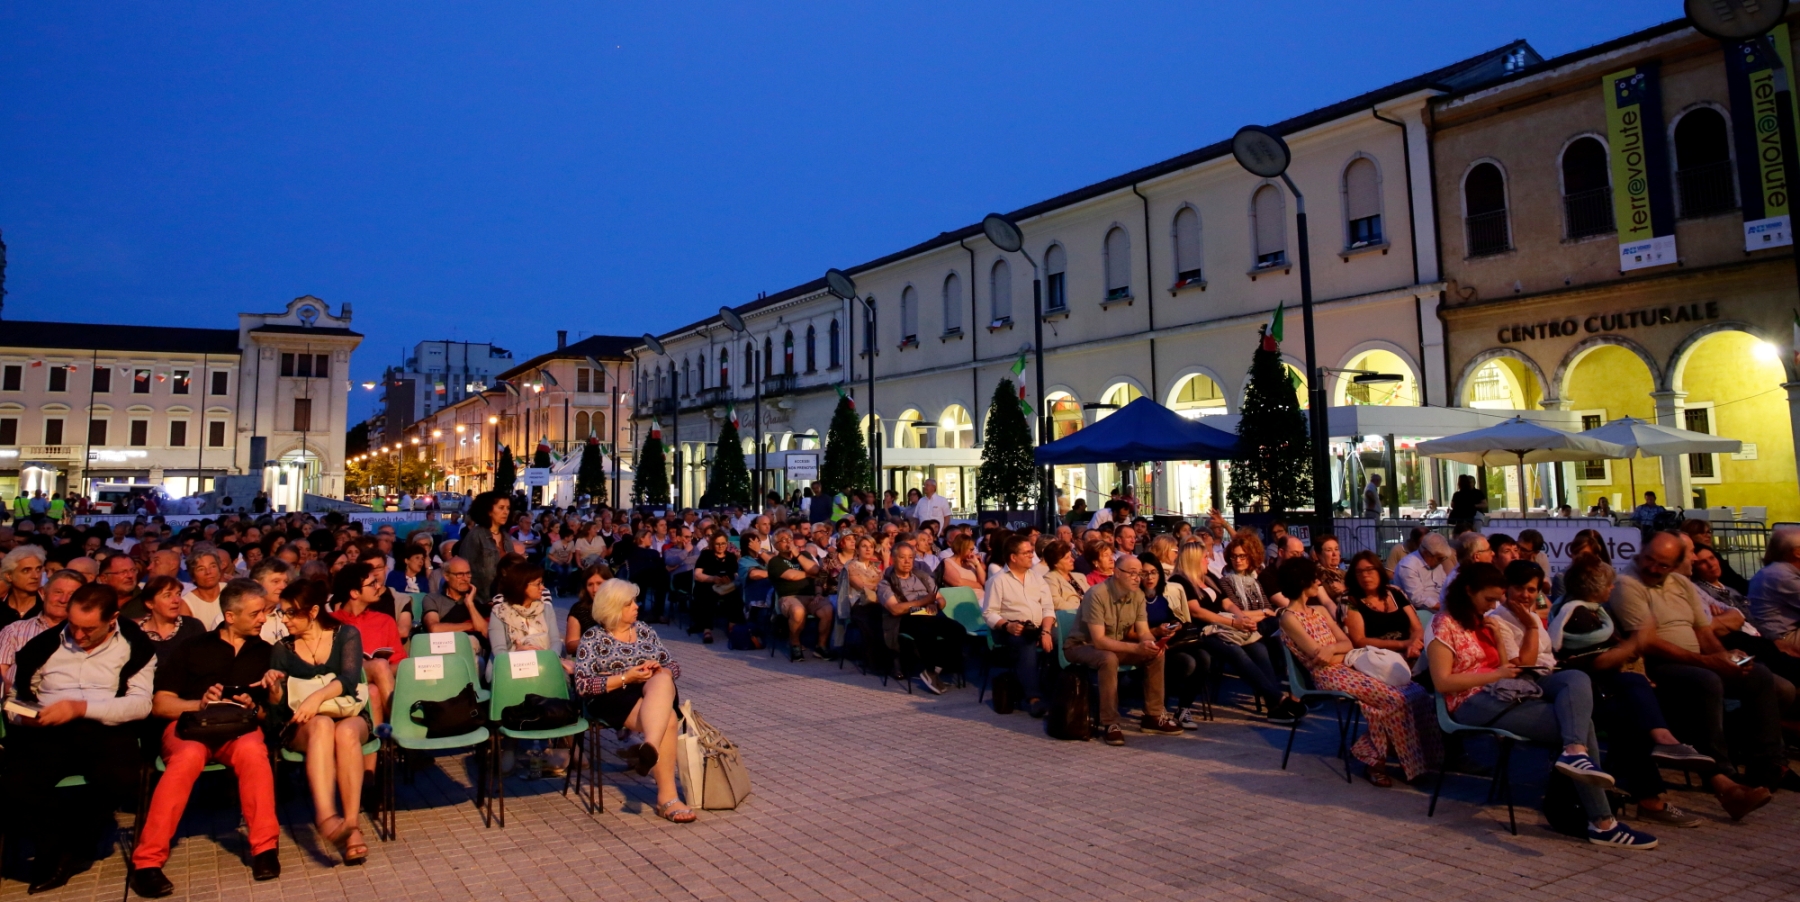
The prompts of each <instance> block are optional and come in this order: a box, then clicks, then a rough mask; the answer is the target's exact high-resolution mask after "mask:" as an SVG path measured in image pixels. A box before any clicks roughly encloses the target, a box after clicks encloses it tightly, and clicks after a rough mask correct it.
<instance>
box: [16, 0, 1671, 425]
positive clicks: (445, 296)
mask: <svg viewBox="0 0 1800 902" xmlns="http://www.w3.org/2000/svg"><path fill="white" fill-rule="evenodd" d="M627 6H629V7H631V8H629V9H627V8H626V7H627ZM1680 15H1681V4H1680V3H1679V2H1677V0H1650V2H1644V0H1639V2H1632V3H1621V2H1619V0H1555V2H1549V0H1472V2H1459V3H1445V2H1435V3H1433V2H1389V3H1379V4H1378V3H1343V2H1336V3H1316V2H1315V3H1302V2H1270V0H1259V2H1254V3H1230V4H1226V3H1216V2H1195V0H1187V2H1164V3H1127V2H1111V3H1088V4H1073V3H1061V2H1040V3H1031V4H989V3H968V2H962V3H912V4H858V3H842V2H836V3H826V2H816V0H805V2H801V0H789V2H780V3H757V4H750V3H706V2H701V3H688V4H674V3H671V4H666V5H665V4H661V3H647V4H624V3H600V2H585V3H561V4H558V3H526V2H510V3H489V4H469V3H414V4H397V3H328V2H313V3H306V4H284V5H276V4H268V3H237V2H217V3H205V4H201V3H176V2H158V3H127V2H103V3H79V2H56V3H10V4H6V5H5V6H3V7H0V87H3V90H4V92H5V93H4V97H3V99H0V116H3V117H4V118H3V119H0V229H3V230H4V235H5V240H6V243H7V246H8V251H9V254H8V256H9V264H10V265H9V267H8V269H7V276H8V278H7V284H6V288H7V291H8V297H7V298H6V308H5V318H7V319H58V320H78V321H101V322H124V323H142V324H168V325H207V326H217V327H231V326H234V325H235V319H234V318H233V317H234V315H235V314H236V313H237V312H239V311H266V310H275V309H279V308H280V307H281V305H282V304H283V303H285V302H286V301H287V300H288V299H290V298H293V297H296V296H298V295H301V294H308V293H310V294H314V295H317V296H319V297H321V298H324V299H325V300H326V301H328V302H330V303H331V304H332V305H333V306H334V307H335V305H337V304H339V303H342V302H346V301H347V302H350V303H351V304H352V305H354V308H355V326H356V328H357V329H359V330H360V331H362V332H364V333H365V334H366V335H367V336H368V337H367V339H366V341H365V342H364V344H363V346H362V348H361V350H359V351H358V353H357V355H356V358H355V365H354V367H353V369H354V377H355V379H356V380H357V381H358V382H359V383H360V382H361V381H362V380H364V379H367V378H371V377H373V376H375V375H377V374H379V372H380V370H381V368H382V367H383V366H384V365H386V364H388V363H392V362H397V361H398V360H399V359H400V357H401V356H402V353H403V349H409V348H410V347H411V346H412V345H413V343H415V342H417V341H419V340H422V339H427V338H456V339H463V340H478V341H479V340H491V341H493V342H495V343H497V344H500V345H502V346H504V347H508V348H511V349H512V350H513V351H514V352H515V354H516V355H517V356H518V357H520V358H521V359H523V358H524V357H526V356H529V355H531V354H534V353H538V352H540V351H543V350H547V349H548V348H549V347H551V346H552V344H553V343H554V341H555V330H557V329H568V330H569V331H570V333H571V335H572V336H580V335H585V334H591V333H594V332H607V333H614V334H625V335H636V334H639V333H642V332H644V331H646V330H650V331H661V330H665V329H668V328H673V327H675V326H678V325H682V324H685V323H687V322H689V321H692V320H694V319H698V318H700V317H702V316H704V315H705V314H707V313H708V312H710V311H713V310H716V309H717V308H718V307H719V305H720V304H727V303H729V304H737V303H742V302H745V301H748V300H751V299H752V298H754V297H755V296H756V294H757V292H759V291H768V292H774V291H779V290H781V289H784V288H787V287H790V286H792V285H795V284H798V283H801V282H804V281H806V280H809V279H812V278H816V277H817V276H818V275H819V274H821V273H822V272H823V271H824V270H825V268H826V267H829V266H849V265H853V264H856V263H859V262H862V261H865V260H869V259H872V258H874V257H877V256H881V255H883V254H886V253H889V252H892V251H895V250H898V249H900V248H903V247H906V246H908V245H911V244H913V243H915V242H917V241H920V240H923V239H925V238H929V237H931V236H933V235H936V234H937V233H938V232H940V231H944V230H947V229H953V228H957V227H960V226H963V225H966V224H969V223H972V222H975V221H977V220H979V219H980V217H981V216H982V215H983V214H984V213H987V212H988V211H990V210H996V209H998V210H1010V209H1014V208H1017V207H1020V206H1024V205H1025V204H1029V203H1032V202H1035V201H1038V200H1042V199H1044V198H1047V197H1050V196H1053V195H1055V194H1058V193H1061V192H1063V191H1066V190H1069V189H1072V188H1076V187H1079V186H1082V185H1086V184H1089V183H1092V182H1095V181H1098V180H1100V179H1104V178H1107V177H1109V176H1112V175H1116V174H1118V173H1121V172H1124V171H1126V170H1129V169H1132V168H1135V167H1138V166H1141V165H1144V164H1147V163H1151V162H1154V161H1157V160H1161V159H1165V158H1167V157H1170V156H1174V155H1176V154H1179V153H1182V152H1184V151H1187V150H1191V149H1193V148H1195V147H1198V146H1201V145H1203V144H1207V143H1210V142H1212V141H1216V140H1219V139H1221V138H1224V137H1227V136H1229V135H1230V134H1231V133H1232V132H1233V131H1234V130H1235V129H1236V127H1237V126H1239V125H1241V124H1244V123H1247V122H1266V121H1275V120H1279V119H1283V118H1286V117H1288V116H1291V115H1294V114H1297V113H1301V112H1304V111H1306V110H1310V109H1314V108H1317V107H1320V106H1324V105H1327V104H1329V103H1332V102H1334V101H1337V100H1340V99H1343V98H1345V97H1348V96H1351V95H1354V94H1357V93H1361V92H1363V91H1367V90H1370V89H1373V88H1376V87H1379V86H1381V85H1384V84H1388V83H1391V82H1394V81H1398V80H1401V79H1404V78H1406V77H1409V76H1412V75H1416V74H1418V73H1420V72H1424V71H1427V70H1429V69H1432V68H1435V67H1437V66H1441V65H1443V64H1445V63H1448V62H1452V61H1454V60H1457V59H1461V58H1463V57H1466V56H1470V55H1473V54H1475V53H1478V52H1481V51H1483V50H1487V49H1489V48H1492V47H1495V46H1498V45H1500V44H1503V43H1505V42H1506V41H1508V40H1511V39H1513V38H1520V37H1522V38H1526V39H1528V40H1530V41H1531V42H1532V44H1533V46H1535V47H1536V48H1537V49H1538V51H1539V52H1541V53H1543V54H1544V55H1545V56H1553V55H1556V54H1559V53H1564V52H1567V51H1570V50H1575V49H1578V48H1580V47H1584V46H1588V45H1590V44H1594V43H1598V42H1601V41H1604V40H1607V39H1610V38H1613V37H1617V36H1620V35H1623V34H1626V33H1629V32H1632V31H1635V30H1638V29H1640V28H1644V27H1647V26H1650V25H1653V24H1656V23H1658V22H1661V21H1665V20H1668V19H1673V18H1677V17H1679V16H1680ZM4 328H5V327H4V324H3V323H0V330H4ZM355 394H356V395H357V397H358V403H357V404H356V406H354V407H353V408H352V410H353V413H356V414H358V415H362V414H366V413H367V412H368V411H369V408H370V407H371V404H370V396H371V395H372V394H373V393H372V392H365V391H363V390H362V389H361V388H360V386H359V387H358V388H357V389H356V392H355Z"/></svg>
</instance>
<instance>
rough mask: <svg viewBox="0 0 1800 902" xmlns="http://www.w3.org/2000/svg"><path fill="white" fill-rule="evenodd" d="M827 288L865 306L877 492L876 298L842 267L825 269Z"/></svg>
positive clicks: (872, 484) (872, 475)
mask: <svg viewBox="0 0 1800 902" xmlns="http://www.w3.org/2000/svg"><path fill="white" fill-rule="evenodd" d="M825 289H826V290H827V291H829V292H831V294H832V296H833V297H836V298H838V299H840V300H845V301H855V302H857V303H858V304H861V305H862V308H863V316H864V321H865V323H866V327H867V329H868V336H869V491H870V492H871V493H877V492H880V491H881V460H880V458H878V457H876V454H877V453H878V451H879V450H880V445H879V443H877V442H876V441H875V429H876V423H875V352H876V351H877V350H879V349H880V347H881V345H880V344H878V343H877V342H876V341H875V299H874V298H873V297H871V298H869V299H868V300H866V301H865V300H863V299H862V296H861V295H858V294H857V293H856V283H855V282H854V281H852V280H851V279H850V277H849V276H848V275H846V274H845V273H844V271H843V270H841V269H828V270H826V271H825ZM852 353H854V350H852ZM830 488H844V486H830ZM877 497H879V496H877Z"/></svg>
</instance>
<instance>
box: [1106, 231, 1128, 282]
mask: <svg viewBox="0 0 1800 902" xmlns="http://www.w3.org/2000/svg"><path fill="white" fill-rule="evenodd" d="M1128 297H1131V236H1130V235H1127V234H1125V230H1124V229H1121V228H1118V227H1116V226H1115V227H1114V228H1113V230H1112V231H1110V232H1107V233H1106V299H1107V300H1109V301H1116V300H1119V299H1121V298H1128Z"/></svg>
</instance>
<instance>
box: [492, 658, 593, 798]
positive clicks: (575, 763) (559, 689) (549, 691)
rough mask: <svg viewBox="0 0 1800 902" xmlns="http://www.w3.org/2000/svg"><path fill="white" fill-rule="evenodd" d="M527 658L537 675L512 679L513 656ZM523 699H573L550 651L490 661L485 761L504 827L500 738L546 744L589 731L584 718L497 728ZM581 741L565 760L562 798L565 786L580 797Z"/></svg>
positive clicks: (583, 743)
mask: <svg viewBox="0 0 1800 902" xmlns="http://www.w3.org/2000/svg"><path fill="white" fill-rule="evenodd" d="M527 654H529V655H531V656H533V657H532V660H535V661H536V665H537V674H536V675H534V676H519V677H515V676H513V667H512V662H513V656H514V655H521V656H523V655H527ZM527 695H541V696H543V697H544V698H560V699H569V700H570V701H574V699H572V698H570V696H569V678H568V675H567V674H565V673H563V669H562V662H561V660H560V659H558V658H557V656H556V652H553V651H529V652H527V651H517V652H508V653H507V654H505V655H500V656H498V657H497V658H495V660H494V694H493V697H492V698H490V699H488V722H489V723H490V724H492V725H493V727H494V735H493V738H492V740H491V742H492V749H491V751H490V753H489V761H490V762H491V763H492V766H493V768H494V771H493V779H494V794H495V795H496V796H498V797H499V800H500V818H499V823H500V826H502V827H504V826H506V775H505V774H502V773H500V738H501V737H502V736H504V737H506V738H508V739H514V740H533V739H538V740H550V739H562V738H565V737H568V736H579V735H581V734H583V733H586V732H587V731H588V728H589V724H588V720H587V718H585V717H577V718H576V719H575V722H574V723H572V724H569V725H568V726H566V727H554V728H551V729H547V730H509V729H507V728H506V727H504V726H502V725H501V719H502V717H503V715H504V712H505V711H506V709H507V708H510V707H512V706H513V705H517V704H519V703H521V702H523V701H524V700H525V696H527ZM578 707H579V706H578ZM586 745H587V743H586V742H585V741H583V742H576V743H573V744H572V746H573V747H572V749H571V753H570V757H569V768H568V770H567V771H566V772H565V773H564V774H563V795H568V794H569V783H570V781H571V780H573V781H574V783H575V793H576V795H577V797H579V796H580V794H581V760H582V750H583V748H584V747H585V746H586Z"/></svg>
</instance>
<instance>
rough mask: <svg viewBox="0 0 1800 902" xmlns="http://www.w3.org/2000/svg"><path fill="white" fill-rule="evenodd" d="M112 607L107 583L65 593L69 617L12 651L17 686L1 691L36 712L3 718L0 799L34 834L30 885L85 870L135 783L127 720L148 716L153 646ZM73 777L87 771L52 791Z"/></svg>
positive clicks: (46, 885) (21, 827)
mask: <svg viewBox="0 0 1800 902" xmlns="http://www.w3.org/2000/svg"><path fill="white" fill-rule="evenodd" d="M118 613H119V596H118V593H116V592H114V591H113V589H112V587H111V586H105V585H98V584H96V585H88V586H83V587H82V588H81V589H79V590H77V591H76V592H75V593H74V595H73V596H72V597H71V598H70V604H69V616H68V620H67V621H66V622H65V623H63V624H62V625H60V626H58V627H56V628H54V629H50V630H46V631H44V632H43V633H40V634H38V636H37V637H36V638H34V639H33V640H31V641H30V642H27V643H26V644H25V646H24V647H23V648H21V649H20V651H19V664H20V670H19V685H17V686H15V687H13V689H12V690H11V691H10V692H9V693H8V698H9V699H17V700H18V701H20V702H23V703H26V704H29V705H32V706H35V707H37V708H38V712H37V716H36V717H31V718H9V719H10V720H11V724H9V726H8V729H7V737H6V751H7V762H6V765H7V766H6V772H5V777H4V779H3V781H0V797H3V798H5V799H6V800H7V810H8V813H9V814H10V816H11V821H12V822H11V823H9V824H7V825H5V826H6V827H7V833H8V834H9V835H11V836H22V835H25V832H26V830H27V829H29V833H30V835H31V836H32V838H33V839H34V840H35V842H36V845H37V853H38V854H37V861H36V864H35V866H34V867H33V869H32V875H31V888H30V891H31V892H32V893H41V892H46V891H48V890H52V889H55V888H57V887H59V886H62V885H63V884H65V883H67V882H68V881H69V878H70V877H72V876H74V875H75V874H78V873H80V872H81V871H83V870H86V869H87V867H88V866H89V865H90V864H91V862H92V850H93V849H94V848H95V847H96V846H97V840H98V839H99V838H100V836H101V834H102V831H103V830H105V829H108V828H110V827H111V826H112V812H113V809H114V808H115V806H117V804H118V803H119V801H120V799H121V798H124V797H128V796H129V795H131V794H132V790H133V788H134V787H135V786H136V784H137V781H138V768H139V763H140V762H141V761H142V760H143V759H142V758H141V757H140V756H139V754H138V746H137V737H136V735H135V732H134V730H133V728H132V726H131V724H132V723H133V722H135V721H141V720H143V719H144V718H145V717H147V716H148V715H149V714H150V696H151V688H152V685H153V681H154V680H155V676H156V649H155V646H154V644H153V643H151V642H150V641H149V640H148V639H146V638H144V636H143V634H142V633H141V632H138V631H137V629H136V628H135V627H122V626H120V625H119V623H118ZM127 629H129V631H130V633H131V635H130V636H127V635H126V634H125V632H124V630H127ZM77 775H79V776H82V777H85V778H86V779H87V790H86V791H85V792H84V793H81V794H77V795H67V794H61V795H58V796H56V797H55V798H52V793H53V792H55V786H56V784H57V783H58V782H60V781H61V780H63V779H65V778H67V777H72V776H77ZM27 824H29V827H28V828H27Z"/></svg>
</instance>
